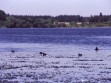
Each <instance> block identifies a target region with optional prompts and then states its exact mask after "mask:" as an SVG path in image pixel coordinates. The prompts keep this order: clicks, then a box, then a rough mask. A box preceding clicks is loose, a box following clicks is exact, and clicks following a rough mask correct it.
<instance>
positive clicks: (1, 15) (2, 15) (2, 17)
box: [0, 10, 6, 21]
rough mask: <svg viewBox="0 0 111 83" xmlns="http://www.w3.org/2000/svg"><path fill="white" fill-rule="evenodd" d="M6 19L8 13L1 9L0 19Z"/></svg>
mask: <svg viewBox="0 0 111 83" xmlns="http://www.w3.org/2000/svg"><path fill="white" fill-rule="evenodd" d="M4 20H6V13H5V12H4V11H2V10H0V21H4Z"/></svg>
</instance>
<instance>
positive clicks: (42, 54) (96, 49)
mask: <svg viewBox="0 0 111 83" xmlns="http://www.w3.org/2000/svg"><path fill="white" fill-rule="evenodd" d="M98 50H99V48H98V47H96V48H95V51H98ZM11 52H12V53H15V50H11ZM39 54H40V55H41V56H46V55H47V54H46V53H44V52H40V53H39ZM82 56H83V55H82V54H80V53H79V54H78V57H82Z"/></svg>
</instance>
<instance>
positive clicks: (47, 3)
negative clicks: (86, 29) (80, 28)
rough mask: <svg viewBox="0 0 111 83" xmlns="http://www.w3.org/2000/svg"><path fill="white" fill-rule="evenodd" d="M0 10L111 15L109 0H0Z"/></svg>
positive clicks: (27, 12) (31, 12) (21, 13)
mask: <svg viewBox="0 0 111 83" xmlns="http://www.w3.org/2000/svg"><path fill="white" fill-rule="evenodd" d="M0 10H4V11H5V12H6V13H9V14H14V15H52V16H56V15H66V14H67V15H77V14H78V15H81V16H90V15H98V14H99V13H100V12H102V13H103V14H108V15H109V14H110V15H111V0H0Z"/></svg>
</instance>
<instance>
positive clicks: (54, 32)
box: [0, 28, 111, 51]
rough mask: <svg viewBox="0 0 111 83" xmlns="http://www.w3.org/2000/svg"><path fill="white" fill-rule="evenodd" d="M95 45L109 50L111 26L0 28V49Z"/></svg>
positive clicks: (17, 49)
mask: <svg viewBox="0 0 111 83" xmlns="http://www.w3.org/2000/svg"><path fill="white" fill-rule="evenodd" d="M64 46H65V47H64ZM96 46H98V47H101V49H109V50H110V46H111V28H39V29H35V28H34V29H33V28H31V29H28V28H25V29H22V28H18V29H7V28H6V29H0V51H10V50H11V49H14V50H16V51H36V50H37V49H38V50H44V51H45V50H46V49H50V51H51V50H52V49H54V50H57V49H65V50H68V48H71V49H75V48H76V47H77V49H79V48H82V49H89V48H91V47H92V49H94V48H95V47H96ZM66 47H67V48H66ZM74 47H75V48H74Z"/></svg>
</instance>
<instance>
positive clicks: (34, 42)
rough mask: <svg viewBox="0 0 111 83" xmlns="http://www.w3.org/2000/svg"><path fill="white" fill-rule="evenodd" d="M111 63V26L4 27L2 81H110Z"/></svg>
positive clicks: (0, 40) (0, 45) (0, 46)
mask: <svg viewBox="0 0 111 83" xmlns="http://www.w3.org/2000/svg"><path fill="white" fill-rule="evenodd" d="M95 47H98V48H99V49H100V50H99V51H95V50H94V49H95ZM11 50H14V51H15V52H14V53H11ZM40 52H44V53H46V54H47V55H46V56H42V55H41V54H39V53H40ZM78 54H82V56H80V57H79V56H78ZM110 63H111V28H53V29H51V28H47V29H44V28H40V29H21V28H19V29H0V82H1V83H2V82H3V83H5V82H6V83H7V82H11V83H12V82H18V83H25V82H32V83H86V82H87V83H110V82H111V78H110V77H111V65H110Z"/></svg>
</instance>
